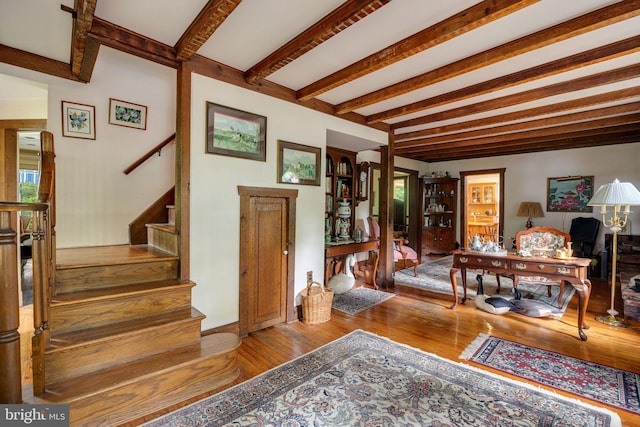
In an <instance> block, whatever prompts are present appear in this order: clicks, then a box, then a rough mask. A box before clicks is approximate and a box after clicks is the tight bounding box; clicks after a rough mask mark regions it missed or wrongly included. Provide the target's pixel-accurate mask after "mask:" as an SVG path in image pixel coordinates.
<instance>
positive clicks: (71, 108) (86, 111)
mask: <svg viewBox="0 0 640 427" xmlns="http://www.w3.org/2000/svg"><path fill="white" fill-rule="evenodd" d="M95 117H96V108H95V107H94V106H93V105H85V104H78V103H76V102H69V101H62V136H67V137H70V138H83V139H96V122H95Z"/></svg>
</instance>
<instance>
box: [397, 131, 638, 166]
mask: <svg viewBox="0 0 640 427" xmlns="http://www.w3.org/2000/svg"><path fill="white" fill-rule="evenodd" d="M586 132H590V131H586ZM636 142H640V133H639V131H638V128H636V129H634V130H622V129H619V130H618V131H614V130H612V129H609V131H607V132H603V133H600V134H593V133H591V134H586V135H585V134H582V135H563V136H562V137H561V138H559V139H553V138H548V139H539V140H533V141H526V142H522V141H521V142H520V143H517V144H514V145H508V146H505V145H500V144H497V145H496V146H491V147H484V148H477V149H470V148H460V149H443V150H439V151H437V152H435V151H434V152H430V153H428V154H424V155H420V156H411V158H412V159H414V160H419V161H423V162H442V161H453V160H464V159H477V158H481V157H495V156H508V155H513V154H526V153H534V152H542V151H551V150H567V149H575V148H585V147H595V146H603V145H615V144H627V143H636ZM398 155H399V156H401V157H402V155H401V154H398Z"/></svg>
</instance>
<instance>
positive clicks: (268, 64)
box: [245, 0, 391, 101]
mask: <svg viewBox="0 0 640 427" xmlns="http://www.w3.org/2000/svg"><path fill="white" fill-rule="evenodd" d="M389 1H391V0H348V1H346V2H345V3H343V4H342V5H341V6H340V7H338V8H336V9H334V10H333V11H332V12H330V13H329V14H328V15H326V16H325V17H324V18H322V19H321V20H320V21H318V22H316V23H315V24H314V25H312V26H311V27H309V28H307V29H306V30H304V31H303V32H302V33H300V34H299V35H297V36H296V37H294V38H293V39H291V40H290V41H289V42H287V43H286V44H285V45H284V46H282V47H280V48H278V49H277V50H276V51H275V52H273V53H271V54H270V55H269V56H267V57H266V58H264V59H263V60H262V61H260V62H258V63H257V64H256V65H254V66H253V67H251V68H250V69H249V70H247V71H246V73H245V79H246V80H247V82H249V83H256V82H258V81H259V80H261V79H264V78H266V77H267V76H269V75H270V74H273V73H275V72H276V71H278V70H279V69H280V68H282V67H284V66H285V65H287V64H289V63H290V62H292V61H293V60H295V59H297V58H299V57H301V56H302V55H304V54H305V53H307V52H309V51H310V50H311V49H313V48H315V47H317V46H319V45H320V44H322V43H324V42H325V41H327V40H329V39H330V38H331V37H333V36H335V35H336V34H338V33H340V32H341V31H344V30H346V29H347V28H349V27H350V26H351V25H353V24H355V23H356V22H358V21H359V20H361V19H363V18H365V17H366V16H367V15H370V14H372V13H373V12H375V11H376V10H378V9H380V8H381V7H382V6H384V5H385V4H387V3H389ZM310 98H312V97H307V98H305V99H302V100H303V101H307V100H309V99H310Z"/></svg>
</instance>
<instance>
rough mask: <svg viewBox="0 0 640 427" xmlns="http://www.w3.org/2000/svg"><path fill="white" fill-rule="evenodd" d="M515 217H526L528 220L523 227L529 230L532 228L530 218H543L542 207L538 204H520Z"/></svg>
mask: <svg viewBox="0 0 640 427" xmlns="http://www.w3.org/2000/svg"><path fill="white" fill-rule="evenodd" d="M516 216H524V217H527V218H528V219H527V222H526V223H525V225H524V226H525V227H527V229H529V228H531V227H533V222H531V218H542V217H544V212H542V206H540V203H538V202H520V207H519V208H518V213H517V214H516Z"/></svg>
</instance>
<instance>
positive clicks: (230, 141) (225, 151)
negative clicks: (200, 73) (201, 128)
mask: <svg viewBox="0 0 640 427" xmlns="http://www.w3.org/2000/svg"><path fill="white" fill-rule="evenodd" d="M266 137H267V118H266V117H264V116H259V115H257V114H253V113H249V112H246V111H241V110H236V109H234V108H230V107H225V106H223V105H218V104H214V103H212V102H207V153H211V154H221V155H224V156H232V157H241V158H245V159H251V160H259V161H262V162H264V161H266V158H267V156H266Z"/></svg>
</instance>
